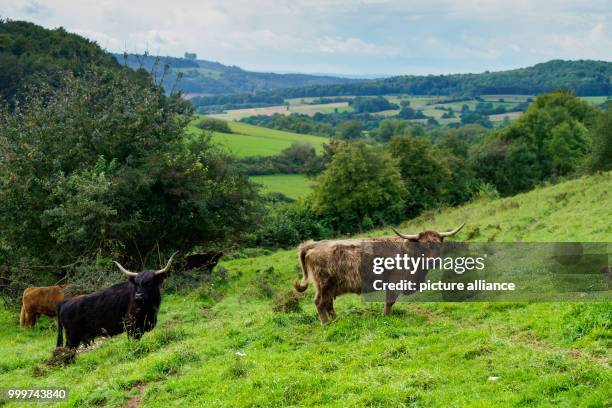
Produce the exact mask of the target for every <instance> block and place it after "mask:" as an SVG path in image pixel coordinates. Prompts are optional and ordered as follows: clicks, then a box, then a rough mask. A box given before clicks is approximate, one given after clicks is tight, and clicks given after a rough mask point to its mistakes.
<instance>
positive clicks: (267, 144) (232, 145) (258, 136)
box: [189, 117, 329, 157]
mask: <svg viewBox="0 0 612 408" xmlns="http://www.w3.org/2000/svg"><path fill="white" fill-rule="evenodd" d="M198 120H201V117H200V118H197V119H194V121H193V122H192V123H191V124H190V126H189V132H190V133H191V134H192V135H199V134H201V130H200V129H198V128H197V127H196V126H195V125H196V123H197V122H198ZM228 124H229V127H230V129H231V130H232V132H234V133H221V132H213V135H212V140H213V142H215V143H218V144H219V145H222V146H224V147H226V148H227V149H228V150H229V151H231V152H232V153H234V154H235V155H236V156H237V157H246V156H273V155H276V154H278V153H280V152H281V151H282V150H284V149H286V148H287V147H289V146H291V145H292V144H293V143H295V142H301V143H309V144H310V145H312V146H313V147H314V148H315V149H316V150H317V151H318V152H320V151H321V149H322V146H323V144H324V143H327V142H328V140H329V139H327V138H325V137H321V136H313V135H302V134H298V133H292V132H285V131H282V130H275V129H267V128H263V127H259V126H253V125H249V124H247V123H241V122H228Z"/></svg>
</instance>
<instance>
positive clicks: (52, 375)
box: [0, 173, 612, 407]
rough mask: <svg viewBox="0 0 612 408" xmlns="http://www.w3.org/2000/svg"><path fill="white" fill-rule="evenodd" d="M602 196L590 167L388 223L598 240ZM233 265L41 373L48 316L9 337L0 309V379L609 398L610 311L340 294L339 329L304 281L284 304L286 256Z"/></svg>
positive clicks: (129, 392) (260, 396)
mask: <svg viewBox="0 0 612 408" xmlns="http://www.w3.org/2000/svg"><path fill="white" fill-rule="evenodd" d="M611 188H612V173H603V174H599V175H594V176H590V177H584V178H581V179H577V180H573V181H568V182H564V183H560V184H557V185H554V186H550V187H546V188H541V189H537V190H534V191H532V192H529V193H525V194H520V195H517V196H514V197H509V198H505V199H499V200H492V201H479V202H475V203H472V204H468V205H466V206H462V207H458V208H452V209H448V210H445V211H442V212H440V213H431V214H426V215H423V216H421V217H419V218H418V219H415V220H412V221H408V222H406V223H404V224H403V225H402V227H401V229H402V230H406V231H419V230H422V229H423V228H426V227H427V228H437V229H447V228H450V227H453V226H455V225H456V224H457V223H459V222H462V221H465V222H466V223H467V225H466V227H465V229H464V231H462V233H461V236H460V237H459V239H461V240H472V241H488V240H492V241H514V242H517V241H530V242H554V241H591V242H596V241H610V239H611V237H612V227H611V226H612V212H611V211H610V208H609V199H608V197H609V192H610V189H611ZM577 215H579V216H577ZM390 233H391V231H390V230H389V229H386V230H380V231H377V232H376V233H375V234H374V235H387V234H390ZM242 256H244V258H241V257H236V258H235V259H230V258H226V259H225V260H224V261H223V262H222V263H221V265H220V266H221V267H222V268H224V269H217V273H216V274H213V275H212V276H211V277H210V279H213V280H212V281H211V280H209V281H208V283H205V284H203V285H202V286H201V287H199V288H198V289H196V290H195V291H193V292H190V293H183V294H177V293H174V294H166V296H165V298H164V300H163V302H162V305H161V310H160V315H159V322H158V327H157V328H156V329H155V330H154V331H153V332H151V333H147V334H145V336H144V337H143V339H142V340H141V341H130V340H128V339H127V338H126V336H125V335H122V336H117V337H114V338H111V339H106V340H100V341H98V342H96V344H95V345H94V347H93V348H92V349H91V350H87V351H83V352H81V353H80V354H79V356H78V359H77V361H76V363H75V364H72V365H70V366H67V367H49V366H47V365H46V364H45V361H46V359H47V358H48V357H49V356H50V354H51V351H52V350H53V347H54V344H55V327H54V324H53V323H52V322H51V321H50V320H48V319H46V318H44V319H43V321H42V322H41V324H39V325H38V326H36V327H35V328H34V329H20V328H18V327H17V325H18V320H19V316H18V311H16V310H15V309H14V308H12V309H7V308H6V307H0V324H1V325H2V327H4V329H3V330H2V331H1V332H0V347H2V349H3V350H4V351H5V353H4V356H5V358H4V359H3V360H2V361H0V382H1V383H2V384H11V386H14V387H32V386H34V385H35V386H37V387H48V386H54V387H57V386H65V387H68V388H69V392H70V393H69V400H68V401H67V402H66V404H65V405H66V406H93V405H104V406H110V407H119V406H124V404H126V403H129V404H133V405H127V406H137V405H141V406H147V407H168V406H215V405H223V406H232V407H246V406H260V407H263V406H332V407H343V406H372V407H374V406H440V407H443V406H474V407H487V406H606V405H607V404H608V402H609V401H610V400H611V398H612V391H611V390H610V387H609V384H610V382H611V381H612V377H611V372H610V366H609V362H610V356H611V354H610V350H611V348H610V332H611V329H612V327H611V326H610V321H611V319H612V305H610V303H461V304H460V303H399V304H397V305H396V306H395V309H394V312H393V313H392V314H391V315H389V316H387V317H382V316H380V310H381V305H380V304H371V303H364V302H363V301H362V300H361V298H360V297H358V296H350V295H347V296H341V297H339V298H338V299H337V301H336V304H337V306H336V310H337V311H338V320H337V321H336V322H334V323H332V324H329V325H327V326H324V327H321V326H320V325H319V323H318V321H317V319H316V312H315V308H314V305H313V304H312V295H313V292H312V288H311V289H309V290H308V292H307V293H306V296H305V297H304V298H298V299H297V301H296V302H294V303H293V304H292V305H293V308H292V309H291V311H282V310H281V309H282V306H283V305H285V306H286V305H291V303H290V302H287V301H286V299H287V296H288V295H287V291H288V290H289V287H290V285H291V282H292V281H294V280H295V279H296V278H297V276H298V274H299V272H298V266H297V259H296V253H295V250H294V249H291V250H288V251H279V252H274V253H266V252H265V251H262V253H261V254H260V255H259V256H257V254H251V255H247V253H246V252H244V253H242ZM222 271H225V272H222ZM311 286H312V285H311ZM273 305H276V306H277V309H276V310H277V311H274V310H273ZM9 405H10V404H9ZM15 406H17V405H15Z"/></svg>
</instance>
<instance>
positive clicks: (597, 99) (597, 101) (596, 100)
mask: <svg viewBox="0 0 612 408" xmlns="http://www.w3.org/2000/svg"><path fill="white" fill-rule="evenodd" d="M579 98H580V99H582V100H583V101H587V102H589V103H590V104H592V105H601V104H602V103H604V102H605V101H607V100H608V99H612V98H610V97H609V96H579Z"/></svg>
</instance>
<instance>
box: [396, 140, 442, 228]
mask: <svg viewBox="0 0 612 408" xmlns="http://www.w3.org/2000/svg"><path fill="white" fill-rule="evenodd" d="M388 149H389V152H390V153H391V155H392V156H393V157H394V158H395V159H397V161H398V163H399V169H400V173H401V176H402V181H403V183H404V186H405V189H406V206H405V214H406V215H407V216H409V217H414V216H416V215H418V214H419V213H420V212H421V211H423V210H424V209H431V208H434V207H436V206H438V205H439V204H441V203H443V202H444V198H445V197H444V196H445V191H446V188H447V187H448V184H449V180H450V179H451V173H450V169H449V167H448V166H447V162H446V157H447V154H444V155H443V154H441V153H440V152H439V151H438V150H437V149H435V148H434V147H433V146H432V144H431V142H429V141H428V140H426V139H424V138H422V137H410V136H395V137H394V138H393V139H391V143H389V145H388Z"/></svg>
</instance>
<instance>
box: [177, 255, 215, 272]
mask: <svg viewBox="0 0 612 408" xmlns="http://www.w3.org/2000/svg"><path fill="white" fill-rule="evenodd" d="M222 256H223V252H221V251H212V252H204V253H201V254H192V255H187V256H186V257H185V260H184V265H185V270H191V269H196V268H204V269H206V270H207V271H209V272H210V271H212V270H213V269H214V267H215V266H217V264H218V263H219V260H220V259H221V257H222Z"/></svg>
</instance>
